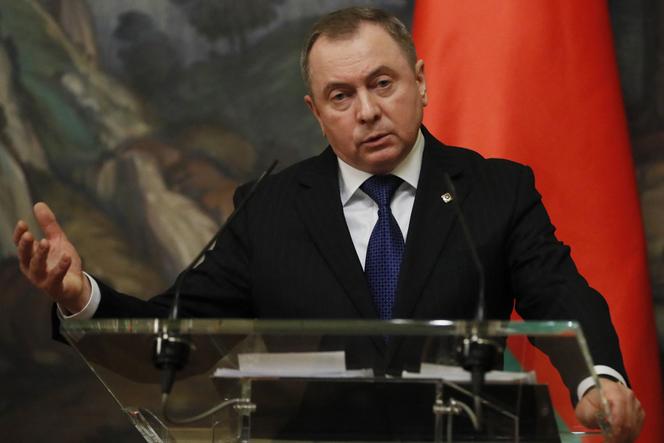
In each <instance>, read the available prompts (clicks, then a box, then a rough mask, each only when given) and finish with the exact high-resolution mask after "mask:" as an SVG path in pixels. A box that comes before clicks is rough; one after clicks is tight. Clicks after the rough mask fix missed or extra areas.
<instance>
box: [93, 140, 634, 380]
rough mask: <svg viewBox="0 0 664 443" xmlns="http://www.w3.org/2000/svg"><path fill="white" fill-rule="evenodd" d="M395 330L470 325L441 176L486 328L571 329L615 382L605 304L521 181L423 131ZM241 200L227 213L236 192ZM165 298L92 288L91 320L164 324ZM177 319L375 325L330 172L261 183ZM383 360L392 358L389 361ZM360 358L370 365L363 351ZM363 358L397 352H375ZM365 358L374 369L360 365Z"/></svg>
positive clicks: (334, 172)
mask: <svg viewBox="0 0 664 443" xmlns="http://www.w3.org/2000/svg"><path fill="white" fill-rule="evenodd" d="M423 132H424V134H425V138H426V143H425V148H424V154H423V160H422V170H421V174H420V180H419V184H418V188H417V193H416V197H415V203H414V207H413V212H412V216H411V221H410V228H409V232H408V236H407V241H406V248H405V252H404V259H403V264H402V267H401V274H400V278H399V286H398V292H397V298H396V306H395V308H394V318H403V319H470V318H473V315H474V311H475V308H476V303H477V286H478V283H477V282H478V275H477V271H476V269H475V267H474V266H473V263H472V261H471V255H470V253H469V251H468V248H467V246H466V243H465V242H464V239H463V236H462V231H461V228H460V225H459V223H458V221H457V219H456V217H455V213H454V210H453V207H452V205H451V204H446V203H445V202H443V200H442V199H441V195H442V194H444V193H445V192H448V191H449V190H448V189H447V188H446V185H445V183H444V180H443V173H444V172H447V173H448V174H449V175H450V176H451V178H452V180H453V181H454V183H455V187H456V191H457V196H456V198H457V201H458V203H459V204H460V205H461V207H462V209H463V211H464V213H465V216H466V219H467V221H468V224H469V227H470V230H471V232H472V234H473V236H474V239H475V242H476V244H477V249H478V251H479V255H480V258H481V261H482V263H483V265H484V267H485V273H486V298H487V318H489V319H508V318H509V316H510V313H511V311H512V308H513V306H515V303H516V310H517V311H518V312H519V314H520V315H521V316H522V317H524V318H526V319H531V320H540V319H549V320H552V319H565V320H567V319H574V320H578V321H579V322H580V323H581V325H582V328H583V330H584V332H585V334H586V338H587V340H588V344H589V347H590V349H591V352H592V356H593V359H594V362H595V364H604V365H608V366H611V367H613V368H615V369H616V370H618V371H620V372H622V373H623V374H624V373H625V370H624V367H623V363H622V358H621V355H620V351H619V347H618V339H617V336H616V333H615V331H614V329H613V327H612V325H611V321H610V318H609V312H608V308H607V305H606V302H605V301H604V299H603V298H602V297H601V295H599V294H598V293H597V292H596V291H594V290H593V289H591V288H590V287H589V286H588V284H587V283H586V281H585V280H584V279H583V277H581V275H579V273H578V272H577V269H576V267H575V265H574V263H573V262H572V260H571V258H570V254H569V252H570V251H569V248H568V247H566V246H564V245H563V244H562V243H561V242H559V241H558V240H557V239H556V238H555V236H554V230H555V229H554V227H553V225H552V224H551V222H550V220H549V217H548V215H547V213H546V211H545V209H544V206H543V205H542V202H541V199H540V195H539V194H538V193H537V191H536V190H535V187H534V178H533V174H532V171H531V170H530V168H528V167H525V166H522V165H519V164H517V163H514V162H511V161H507V160H498V159H484V158H482V157H481V156H480V155H479V154H477V153H475V152H473V151H470V150H467V149H463V148H457V147H451V146H443V145H442V144H441V143H440V142H439V141H437V140H436V139H435V138H434V137H433V136H432V135H431V134H429V133H428V132H427V131H426V129H423ZM246 190H247V187H246V186H245V187H241V188H240V189H239V190H238V192H237V193H236V202H237V200H238V199H239V198H241V196H242V195H243V194H244V193H245V192H246ZM169 306H170V294H169V293H166V294H163V295H160V296H157V297H156V298H154V299H152V300H151V301H150V302H147V303H146V302H142V301H139V300H136V299H133V298H129V297H127V296H124V295H121V294H118V293H116V292H115V291H113V290H112V289H110V288H109V287H107V286H105V285H102V299H101V303H100V305H99V309H98V311H97V316H98V317H116V316H125V317H127V316H134V317H155V316H156V317H163V316H166V315H167V311H168V307H169ZM180 313H181V317H248V318H281V319H302V318H311V319H322V318H327V319H340V318H344V319H347V318H363V319H373V318H377V314H376V310H375V308H374V306H373V303H372V299H371V296H370V293H369V289H368V285H367V281H366V279H365V276H364V273H363V270H362V267H361V264H360V261H359V259H358V257H357V254H356V252H355V249H354V247H353V243H352V240H351V237H350V234H349V232H348V228H347V226H346V223H345V219H344V214H343V209H342V206H341V202H340V197H339V185H338V166H337V159H336V157H335V155H334V153H333V152H332V150H331V149H330V148H329V147H328V148H327V149H326V150H325V151H324V152H323V153H322V154H320V155H319V156H317V157H314V158H310V159H308V160H305V161H303V162H300V163H298V164H295V165H293V166H291V167H289V168H287V169H285V170H284V171H282V172H280V173H278V174H275V175H274V176H271V177H269V178H268V179H267V180H266V181H265V182H264V183H263V184H262V186H261V187H260V189H259V190H258V191H257V193H256V194H255V195H254V196H253V197H252V199H251V200H250V201H249V202H248V205H247V206H246V207H245V210H243V211H242V212H241V213H240V214H238V217H237V219H236V220H235V222H234V223H233V224H232V225H231V227H230V229H229V230H228V231H227V232H226V234H225V235H224V236H222V238H221V239H220V240H219V241H218V242H217V244H216V246H215V247H214V248H213V249H212V250H211V251H209V252H208V253H207V255H206V258H205V260H204V262H203V263H202V264H200V265H199V266H198V267H197V268H196V269H195V270H194V271H193V272H192V273H191V275H190V276H188V277H187V278H186V279H185V282H184V285H183V290H182V305H181V309H180ZM387 348H391V349H387ZM364 352H365V353H366V352H369V351H368V350H366V349H365V350H364ZM370 353H372V354H376V355H383V356H388V359H389V358H391V357H394V356H398V355H400V354H401V355H402V356H403V354H404V353H408V349H404V347H403V346H401V348H400V344H399V343H398V342H396V343H390V344H389V346H388V345H386V343H385V341H384V340H380V339H376V340H374V341H373V349H372V350H371V351H370ZM371 358H372V359H373V358H375V357H371Z"/></svg>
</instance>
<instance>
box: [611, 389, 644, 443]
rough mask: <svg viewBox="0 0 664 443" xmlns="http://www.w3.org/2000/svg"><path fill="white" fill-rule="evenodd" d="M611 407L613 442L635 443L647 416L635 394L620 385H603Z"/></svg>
mask: <svg viewBox="0 0 664 443" xmlns="http://www.w3.org/2000/svg"><path fill="white" fill-rule="evenodd" d="M602 390H603V392H604V395H605V396H606V399H607V401H608V402H609V406H610V410H611V413H610V417H609V423H610V424H611V439H610V441H611V442H633V441H634V440H635V439H636V437H638V435H639V433H640V431H641V428H642V426H643V420H644V417H645V414H644V412H643V408H642V407H641V403H640V402H639V400H638V399H637V398H636V395H634V392H633V391H632V390H631V389H629V388H627V387H626V386H623V385H622V384H618V383H613V384H609V383H602Z"/></svg>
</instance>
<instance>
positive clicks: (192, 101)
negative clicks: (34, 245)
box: [0, 0, 412, 442]
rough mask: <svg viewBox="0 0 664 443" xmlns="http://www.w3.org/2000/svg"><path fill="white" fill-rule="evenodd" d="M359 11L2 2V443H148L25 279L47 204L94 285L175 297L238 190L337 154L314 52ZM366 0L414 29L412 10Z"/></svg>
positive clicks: (270, 0) (302, 5) (200, 2)
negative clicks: (309, 59) (20, 227)
mask: <svg viewBox="0 0 664 443" xmlns="http://www.w3.org/2000/svg"><path fill="white" fill-rule="evenodd" d="M356 3H358V2H353V1H347V0H325V1H317V2H309V1H305V0H244V1H242V2H237V1H233V0H114V1H112V2H109V1H104V0H18V1H16V0H0V39H1V43H2V44H1V45H0V105H1V107H0V232H1V233H2V235H0V259H1V260H0V284H2V286H3V288H5V289H4V292H3V295H2V306H3V308H2V309H0V317H2V321H1V322H0V330H1V332H2V333H1V334H0V380H2V382H1V384H0V386H1V387H2V388H1V391H2V392H1V393H0V429H2V432H3V435H4V436H3V439H5V438H6V439H8V441H10V440H11V441H38V440H40V439H41V438H42V437H43V435H44V434H45V433H48V435H49V440H50V441H67V442H71V441H132V440H136V441H140V437H139V436H138V434H137V433H136V432H135V431H133V429H132V428H131V426H130V424H129V422H128V421H127V420H126V419H125V418H124V417H123V416H122V414H121V412H120V411H119V410H118V408H117V406H116V405H115V404H114V403H113V400H112V399H111V397H110V396H109V395H108V394H107V393H105V392H104V390H103V388H102V386H101V385H99V384H98V382H97V381H96V379H94V376H93V375H92V374H91V373H89V370H88V369H87V368H86V367H84V365H83V363H82V362H81V361H80V359H79V358H78V357H77V356H76V355H74V352H73V351H72V350H71V349H69V348H68V347H66V346H64V345H62V344H59V343H55V342H53V341H51V340H50V336H51V333H50V320H49V318H50V315H51V313H50V311H51V306H50V303H49V302H48V300H46V298H45V297H44V296H43V295H41V294H39V293H37V292H36V290H34V289H33V288H31V287H29V286H28V285H27V284H26V282H25V281H24V280H23V278H22V277H21V276H20V275H19V271H18V266H17V264H16V258H15V251H14V246H13V244H12V240H11V234H10V233H11V232H12V231H13V228H14V225H15V223H16V220H18V219H19V218H22V219H25V220H26V221H28V223H29V224H30V226H31V228H32V229H36V226H35V223H34V221H33V219H32V217H31V206H32V204H33V203H34V202H36V201H40V200H42V201H46V202H48V204H49V205H50V206H51V207H52V208H53V209H54V211H55V213H56V214H57V215H58V218H59V221H60V223H61V224H62V226H63V228H64V229H65V231H66V232H67V235H68V236H69V237H70V239H71V240H72V241H73V243H74V244H75V245H76V246H77V248H78V249H79V251H80V253H81V255H82V257H83V260H84V262H85V268H86V270H87V271H88V272H91V273H92V274H94V275H96V276H97V277H98V278H100V279H101V280H104V281H108V282H110V283H111V284H113V285H114V286H115V287H117V288H118V289H119V290H121V291H124V292H127V293H132V294H136V295H138V296H141V297H149V296H151V295H153V294H155V293H158V292H160V291H162V290H164V289H165V288H166V287H167V286H168V285H169V284H170V283H171V282H172V281H173V279H174V277H175V275H177V273H178V272H179V271H180V270H181V269H183V268H184V267H185V266H186V265H187V264H188V262H189V261H190V260H191V259H192V258H193V257H194V256H195V254H196V253H197V252H198V250H199V249H200V248H201V247H202V246H203V245H204V244H205V243H206V242H207V241H208V239H209V238H210V237H211V236H212V235H213V234H214V232H215V231H216V230H217V227H218V226H219V224H220V223H221V222H223V220H224V219H225V218H226V217H227V216H228V214H229V213H230V211H231V210H232V195H233V192H234V190H235V188H236V187H237V185H238V184H240V183H242V182H245V181H248V180H250V179H252V178H254V177H256V176H258V175H259V174H260V172H261V171H262V170H263V169H265V167H266V166H267V165H269V164H270V163H271V162H272V160H273V159H278V160H279V162H280V167H285V166H287V165H289V164H291V163H293V162H295V161H297V160H300V159H302V158H305V157H307V156H311V155H314V154H316V153H318V152H320V151H321V150H322V149H323V148H324V146H325V144H326V143H325V141H324V139H323V138H322V136H321V134H320V130H319V128H318V126H317V124H316V122H315V120H314V119H313V118H312V117H311V116H310V115H309V111H308V110H307V108H306V106H305V104H304V102H303V99H302V98H303V96H304V94H305V90H304V86H303V84H302V81H301V78H300V72H299V65H298V63H299V51H300V48H301V46H302V44H303V42H304V39H305V38H306V33H307V31H308V30H309V28H310V27H311V25H312V24H313V22H314V21H315V20H316V18H317V17H319V16H320V15H321V14H324V13H325V12H328V11H331V10H334V9H338V8H340V7H344V6H348V5H352V4H356ZM362 3H363V4H374V5H377V6H381V7H384V8H386V9H389V10H391V11H392V12H394V13H396V14H397V15H399V16H400V17H402V18H403V20H404V21H405V22H407V23H408V22H410V17H409V15H410V14H411V9H412V4H411V3H412V2H409V1H405V0H383V1H373V2H362ZM54 411H57V414H54V413H53V412H54ZM82 415H83V416H85V417H86V418H87V420H78V419H77V420H73V419H72V417H74V416H78V417H80V416H82ZM65 423H66V424H67V426H64V425H65Z"/></svg>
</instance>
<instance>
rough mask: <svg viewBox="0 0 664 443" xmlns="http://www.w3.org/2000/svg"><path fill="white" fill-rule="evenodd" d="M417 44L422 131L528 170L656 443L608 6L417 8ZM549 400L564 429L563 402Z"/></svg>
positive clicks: (652, 336)
mask: <svg viewBox="0 0 664 443" xmlns="http://www.w3.org/2000/svg"><path fill="white" fill-rule="evenodd" d="M413 35H414V38H415V43H416V47H417V51H418V56H419V57H420V58H422V59H424V61H425V75H426V79H427V90H428V95H429V106H427V108H426V109H425V118H424V122H425V125H426V126H427V127H428V128H429V130H431V132H432V133H433V134H434V135H436V136H437V137H439V138H440V139H441V140H442V141H444V142H445V143H447V144H451V145H457V146H465V147H470V148H473V149H475V150H478V151H479V152H481V153H482V154H483V155H485V156H487V157H504V158H509V159H513V160H516V161H518V162H521V163H524V164H527V165H529V166H531V167H532V168H533V169H534V171H535V175H536V179H537V187H538V189H539V191H540V192H541V193H542V195H543V199H544V204H545V205H546V207H547V209H548V211H549V214H550V215H551V218H552V220H553V222H554V225H555V226H556V227H557V234H558V237H559V238H560V239H561V240H562V241H564V242H565V243H567V244H569V245H570V246H571V247H572V256H573V258H574V260H575V262H576V264H577V266H578V268H579V270H580V271H581V273H582V274H583V275H584V276H585V277H586V278H587V279H588V281H589V282H590V284H591V285H592V286H593V287H595V288H596V289H598V290H599V291H600V292H601V293H602V294H603V295H604V297H605V298H606V299H607V301H608V303H609V306H610V309H611V316H612V319H613V323H614V325H615V327H616V329H617V331H618V335H619V336H620V340H621V348H622V352H623V356H624V358H625V364H626V366H627V371H628V374H629V377H630V380H631V383H632V387H633V389H634V391H635V392H636V394H637V396H638V398H639V399H640V400H641V403H642V404H643V407H644V409H645V411H646V424H645V429H644V432H643V433H642V437H641V439H640V440H639V441H643V442H656V441H657V442H659V441H661V438H662V436H663V435H664V420H663V418H664V408H663V407H662V403H663V402H662V386H661V378H660V377H661V372H660V367H659V353H658V346H657V335H656V331H655V323H654V316H653V308H652V297H651V293H650V287H649V282H648V274H647V267H646V254H645V244H644V236H643V227H642V220H641V212H640V208H639V198H638V194H637V189H636V181H635V177H634V167H633V162H632V157H631V151H630V144H629V136H628V131H627V126H626V120H625V115H624V108H623V103H622V98H621V92H620V84H619V79H618V73H617V67H616V62H615V55H614V49H613V40H612V34H611V23H610V18H609V15H608V8H607V4H606V2H605V1H600V0H586V1H577V0H559V1H550V0H510V1H499V0H485V1H458V0H417V2H416V6H415V14H414V20H413ZM555 396H556V398H558V399H559V400H560V399H562V403H561V407H562V408H563V409H559V412H560V413H561V414H562V416H563V417H564V419H565V420H566V421H567V422H568V423H569V422H571V420H573V419H572V417H573V413H572V409H571V407H570V406H569V397H568V395H567V393H566V392H562V391H560V392H556V393H555ZM565 408H566V409H565Z"/></svg>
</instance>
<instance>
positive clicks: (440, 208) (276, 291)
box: [14, 8, 643, 441]
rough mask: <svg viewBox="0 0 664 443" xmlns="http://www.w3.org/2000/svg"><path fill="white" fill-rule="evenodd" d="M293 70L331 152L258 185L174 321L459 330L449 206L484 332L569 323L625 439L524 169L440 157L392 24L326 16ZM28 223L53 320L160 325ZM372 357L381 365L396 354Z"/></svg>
mask: <svg viewBox="0 0 664 443" xmlns="http://www.w3.org/2000/svg"><path fill="white" fill-rule="evenodd" d="M302 70H303V76H304V78H305V82H306V84H307V87H308V89H309V94H308V95H307V96H306V97H305V103H306V104H307V106H308V107H309V109H310V110H311V112H312V113H313V115H314V117H315V118H316V120H317V121H318V123H319V124H320V127H321V130H322V131H323V134H324V135H325V136H326V137H327V139H328V141H329V143H330V146H329V147H328V148H327V149H326V150H325V151H324V152H323V153H322V154H321V155H319V156H317V157H315V158H311V159H308V160H305V161H303V162H301V163H298V164H296V165H294V166H292V167H290V168H288V169H286V170H284V171H282V172H281V173H279V174H276V175H275V176H272V177H270V178H269V179H268V180H267V181H266V182H265V183H264V185H263V186H261V188H260V189H259V190H258V192H257V193H256V195H254V196H253V198H252V199H251V200H250V201H249V202H248V204H247V206H246V207H245V209H244V210H243V211H242V212H241V213H239V214H238V218H237V219H236V221H235V222H234V223H233V224H232V225H231V226H230V227H229V230H228V231H227V233H226V234H225V235H224V236H222V238H220V239H219V241H218V242H217V244H216V246H215V247H214V248H213V249H212V250H211V251H208V253H207V255H206V258H205V260H204V261H203V263H201V264H200V265H199V266H197V267H196V268H195V269H194V271H193V272H192V273H191V275H189V276H188V277H187V278H186V279H185V283H184V284H183V289H182V305H181V308H180V312H181V316H183V317H231V316H233V317H252V318H253V317H262V318H416V319H431V318H450V319H464V318H472V317H473V312H474V310H475V306H476V297H475V295H474V294H475V293H476V289H475V287H474V284H473V282H474V281H475V280H476V274H475V272H476V271H475V268H474V267H473V266H472V264H471V261H470V255H469V253H468V251H467V248H466V246H465V243H464V241H463V238H462V235H461V231H460V229H461V228H460V226H459V225H458V223H457V221H456V219H455V217H454V213H453V210H452V207H451V205H450V204H448V202H449V199H450V198H454V199H457V201H458V203H459V204H461V205H462V206H463V209H464V211H465V212H466V215H467V218H468V221H469V224H470V229H471V231H472V232H473V234H474V236H475V240H476V242H477V244H478V252H479V254H480V257H481V260H482V262H483V264H484V266H485V268H486V294H487V318H500V319H506V318H508V317H509V315H510V312H511V310H512V307H513V305H514V303H515V302H516V309H517V311H519V313H520V314H521V315H522V316H523V317H525V318H530V319H577V320H578V321H579V322H580V323H581V325H582V327H583V329H584V331H585V332H586V336H587V339H588V343H589V346H590V349H591V352H592V354H593V359H594V361H595V363H596V364H597V365H599V366H597V370H598V372H600V373H602V374H604V375H605V376H606V378H603V379H602V387H603V391H604V394H605V396H606V397H607V399H608V401H609V404H610V408H611V417H610V423H611V425H612V429H613V438H614V441H632V440H633V439H634V438H635V437H636V436H637V435H638V432H639V430H640V428H641V425H642V421H643V411H642V410H641V407H640V405H639V403H638V400H636V398H635V397H634V395H633V393H632V391H631V390H630V389H629V388H628V387H627V386H626V383H625V370H624V367H623V363H622V358H621V356H620V351H619V348H618V341H617V337H616V334H615V331H614V330H613V327H612V325H611V322H610V319H609V314H608V308H607V306H606V303H605V302H604V300H603V298H602V297H601V296H600V295H599V294H597V293H596V292H595V291H594V290H592V289H591V288H590V287H589V286H588V285H587V283H586V282H585V280H584V279H583V278H582V277H581V276H580V275H579V274H578V272H577V270H576V268H575V267H574V264H573V262H572V260H571V258H570V255H569V249H568V248H567V247H565V246H563V245H562V244H561V243H560V242H558V241H557V240H556V238H555V236H554V228H553V226H552V225H551V223H550V221H549V218H548V216H547V214H546V211H545V210H544V208H543V206H542V203H541V200H540V196H539V194H538V193H537V191H535V188H534V184H533V177H532V172H531V171H530V170H529V169H528V168H526V167H524V166H521V165H517V164H515V163H512V162H508V161H505V160H485V159H483V158H481V157H480V156H479V155H478V154H476V153H474V152H472V151H469V150H465V149H462V148H454V147H449V146H443V145H442V144H441V143H440V142H439V141H437V140H436V139H435V138H434V137H433V136H431V135H430V134H429V133H428V132H427V131H426V129H425V128H423V127H421V122H422V113H423V108H424V106H426V104H427V94H426V82H425V76H424V62H423V61H422V60H417V57H416V54H415V49H414V47H413V43H412V40H411V38H410V35H409V34H408V32H407V30H406V28H405V27H404V26H403V24H401V23H400V22H399V21H398V20H397V19H396V18H394V17H392V16H389V15H387V14H386V13H384V12H382V11H380V10H375V9H365V8H350V9H345V10H341V11H337V12H335V13H332V14H329V15H328V16H326V17H324V18H323V19H322V20H321V21H319V22H318V23H317V24H316V26H315V27H314V29H313V31H312V34H311V36H310V39H309V41H308V43H307V45H306V47H305V48H304V50H303V54H302ZM445 173H447V174H449V175H450V176H451V177H452V179H453V180H454V182H455V187H456V189H457V192H456V193H455V195H452V194H451V193H450V191H451V190H449V189H447V187H446V185H445V183H444V180H443V175H444V174H445ZM245 192H246V187H243V188H240V189H239V191H238V192H237V194H236V202H237V200H238V199H240V198H241V196H242V195H243V194H245ZM441 197H442V198H441ZM35 216H36V218H37V220H38V222H39V224H40V226H41V227H42V229H43V231H44V234H45V238H44V239H42V240H39V241H36V239H35V237H34V235H33V234H32V233H30V232H29V231H28V228H27V225H26V224H25V222H23V221H19V222H18V224H17V226H16V230H15V232H14V242H15V243H16V245H17V248H18V255H19V263H20V267H21V270H22V272H23V273H24V274H25V275H26V276H27V277H28V278H29V279H30V281H32V282H33V283H34V284H35V285H36V286H38V287H39V288H41V289H43V290H44V291H45V292H46V293H47V294H48V295H49V296H50V297H51V298H52V299H53V300H54V301H55V302H57V304H58V305H59V309H60V310H61V315H64V316H65V317H67V316H69V315H72V316H74V317H79V318H86V317H90V316H92V315H94V316H97V317H113V316H120V315H131V316H134V317H139V316H145V317H154V316H165V315H166V314H167V312H168V308H169V306H170V302H171V298H170V295H169V294H168V293H167V294H163V295H160V296H157V297H155V298H154V299H152V300H151V301H149V302H144V301H140V300H138V299H135V298H132V297H129V296H126V295H123V294H119V293H117V292H115V291H114V290H113V289H111V288H109V287H108V286H106V285H104V284H103V283H101V282H97V281H96V280H95V279H93V278H92V277H89V276H86V274H84V273H83V272H82V268H81V260H80V257H79V256H78V254H77V252H76V250H75V248H74V247H73V245H72V244H71V243H70V242H69V241H68V240H67V238H66V236H65V234H64V232H62V230H61V229H60V227H59V226H58V224H57V222H56V220H55V217H54V215H53V213H52V212H51V211H50V209H49V208H48V207H47V206H46V205H45V204H43V203H38V204H37V205H35ZM385 269H387V270H388V272H384V270H385ZM375 346H376V348H377V349H373V350H372V353H375V354H383V355H384V354H385V353H386V349H385V348H387V347H389V346H398V344H396V343H385V342H381V341H380V340H378V341H377V343H376V344H375ZM400 351H401V350H400V349H396V350H395V349H392V350H391V352H392V355H399V352H400ZM572 389H573V390H574V388H573V387H572ZM578 396H579V397H580V399H579V402H578V405H577V407H576V413H577V416H578V418H579V420H580V421H581V422H582V423H584V424H586V425H589V426H593V427H594V426H597V421H596V415H597V413H598V411H599V410H600V405H599V398H598V394H597V392H596V390H595V389H594V388H590V389H585V387H579V391H578Z"/></svg>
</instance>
